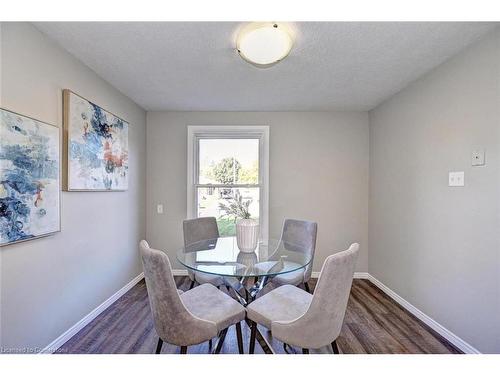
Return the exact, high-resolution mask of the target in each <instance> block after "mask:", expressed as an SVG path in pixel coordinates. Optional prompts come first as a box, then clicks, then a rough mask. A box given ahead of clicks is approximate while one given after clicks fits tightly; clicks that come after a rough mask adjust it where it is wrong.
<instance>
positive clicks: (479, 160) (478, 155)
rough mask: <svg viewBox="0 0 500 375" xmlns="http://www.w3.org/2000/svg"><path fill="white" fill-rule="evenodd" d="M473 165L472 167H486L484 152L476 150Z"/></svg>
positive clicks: (473, 155)
mask: <svg viewBox="0 0 500 375" xmlns="http://www.w3.org/2000/svg"><path fill="white" fill-rule="evenodd" d="M471 164H472V166H478V165H484V164H485V158H484V150H474V151H472V154H471Z"/></svg>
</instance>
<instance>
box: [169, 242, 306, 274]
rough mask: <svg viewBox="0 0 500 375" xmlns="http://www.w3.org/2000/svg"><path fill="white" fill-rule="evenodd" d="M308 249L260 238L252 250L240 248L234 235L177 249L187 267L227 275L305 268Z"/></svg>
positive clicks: (179, 259) (182, 262)
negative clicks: (244, 250) (247, 251)
mask: <svg viewBox="0 0 500 375" xmlns="http://www.w3.org/2000/svg"><path fill="white" fill-rule="evenodd" d="M309 253H310V252H309V251H308V249H305V248H303V247H302V246H300V245H295V244H292V243H288V242H286V241H280V240H274V239H269V240H265V241H260V242H259V244H258V245H257V248H256V249H255V251H254V252H251V253H246V252H243V251H240V249H239V248H238V244H237V241H236V237H219V238H214V239H210V240H205V241H200V242H195V243H193V244H191V245H188V246H186V247H184V248H182V249H180V250H179V251H178V252H177V260H178V261H179V262H180V263H181V264H182V265H184V266H186V267H187V268H188V269H191V270H194V271H199V272H204V273H209V274H213V275H219V276H228V277H251V276H254V277H255V276H257V277H260V276H274V275H279V274H284V273H288V272H292V271H296V270H299V269H301V268H304V267H305V266H307V265H308V264H309V263H310V262H311V257H310V255H309Z"/></svg>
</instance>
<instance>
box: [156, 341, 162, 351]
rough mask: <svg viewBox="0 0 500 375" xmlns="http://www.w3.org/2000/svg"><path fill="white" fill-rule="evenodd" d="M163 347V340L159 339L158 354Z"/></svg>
mask: <svg viewBox="0 0 500 375" xmlns="http://www.w3.org/2000/svg"><path fill="white" fill-rule="evenodd" d="M162 345H163V340H162V339H160V338H158V345H156V354H160V353H161V346H162Z"/></svg>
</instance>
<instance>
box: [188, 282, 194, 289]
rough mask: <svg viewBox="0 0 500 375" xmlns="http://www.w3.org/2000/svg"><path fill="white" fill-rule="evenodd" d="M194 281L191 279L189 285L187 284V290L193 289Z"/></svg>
mask: <svg viewBox="0 0 500 375" xmlns="http://www.w3.org/2000/svg"><path fill="white" fill-rule="evenodd" d="M194 283H195V281H194V280H193V281H191V285H190V286H189V290H191V289H193V286H194Z"/></svg>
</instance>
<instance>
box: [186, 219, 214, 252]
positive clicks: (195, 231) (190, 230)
mask: <svg viewBox="0 0 500 375" xmlns="http://www.w3.org/2000/svg"><path fill="white" fill-rule="evenodd" d="M182 227H183V230H184V246H188V245H190V244H192V243H195V242H199V241H204V240H210V239H212V238H219V228H218V227H217V220H216V219H215V217H200V218H197V219H188V220H184V222H183V223H182Z"/></svg>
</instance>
